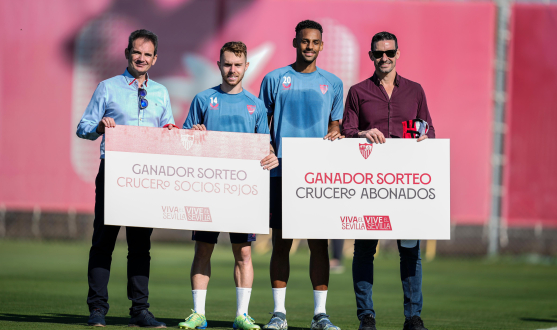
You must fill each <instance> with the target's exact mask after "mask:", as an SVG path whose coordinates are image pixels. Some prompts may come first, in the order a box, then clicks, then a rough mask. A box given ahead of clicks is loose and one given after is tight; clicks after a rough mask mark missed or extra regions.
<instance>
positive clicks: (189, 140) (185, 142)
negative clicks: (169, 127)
mask: <svg viewBox="0 0 557 330" xmlns="http://www.w3.org/2000/svg"><path fill="white" fill-rule="evenodd" d="M181 140H182V146H184V148H186V150H190V148H191V147H192V146H193V143H194V142H195V135H193V134H184V133H182V134H181Z"/></svg>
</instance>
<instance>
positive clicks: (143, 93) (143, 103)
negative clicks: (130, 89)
mask: <svg viewBox="0 0 557 330" xmlns="http://www.w3.org/2000/svg"><path fill="white" fill-rule="evenodd" d="M137 96H138V97H139V108H140V109H141V110H143V109H145V108H147V106H148V105H149V101H147V99H146V98H145V96H147V90H146V89H143V88H140V89H138V90H137Z"/></svg>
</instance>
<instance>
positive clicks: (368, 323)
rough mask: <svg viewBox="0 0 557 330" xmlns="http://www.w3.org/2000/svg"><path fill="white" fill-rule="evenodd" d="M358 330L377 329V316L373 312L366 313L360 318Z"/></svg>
mask: <svg viewBox="0 0 557 330" xmlns="http://www.w3.org/2000/svg"><path fill="white" fill-rule="evenodd" d="M358 330H377V328H375V317H373V315H371V314H367V315H364V317H363V318H362V319H361V320H360V327H359V328H358Z"/></svg>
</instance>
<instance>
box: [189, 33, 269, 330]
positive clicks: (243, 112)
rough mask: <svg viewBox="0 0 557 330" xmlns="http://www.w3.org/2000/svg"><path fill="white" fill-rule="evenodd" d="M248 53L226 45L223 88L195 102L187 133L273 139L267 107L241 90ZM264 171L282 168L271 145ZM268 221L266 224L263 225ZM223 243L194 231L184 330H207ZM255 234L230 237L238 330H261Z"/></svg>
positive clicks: (233, 44)
mask: <svg viewBox="0 0 557 330" xmlns="http://www.w3.org/2000/svg"><path fill="white" fill-rule="evenodd" d="M247 55H248V53H247V47H246V45H245V44H244V43H243V42H241V41H232V42H227V43H226V44H224V46H223V47H222V48H221V50H220V61H218V62H217V64H218V66H219V70H220V72H221V75H222V84H220V85H219V86H215V87H213V88H209V89H207V90H205V91H203V92H201V93H199V94H197V95H196V96H195V98H194V99H193V101H192V103H191V107H190V112H189V113H188V117H187V118H186V121H185V122H184V126H183V127H182V128H184V129H194V130H211V131H224V132H239V133H261V134H269V125H268V123H267V110H266V108H265V104H263V102H262V101H261V100H260V99H258V98H257V97H255V95H253V94H251V93H250V92H248V91H247V90H245V89H244V88H243V87H242V78H243V77H244V73H245V71H246V70H247V69H248V67H249V62H247ZM261 166H262V167H263V168H264V169H267V170H271V169H273V168H275V167H276V166H278V159H277V157H276V156H275V153H274V149H273V147H272V146H271V145H269V155H267V156H266V157H265V158H263V159H262V160H261ZM261 220H265V221H266V219H261ZM218 237H219V233H218V232H207V231H194V232H193V237H192V239H193V240H194V241H195V256H194V258H193V263H192V266H191V274H190V276H191V284H192V295H193V306H194V307H193V308H194V309H193V314H191V315H190V316H188V317H187V318H186V320H185V322H180V324H179V327H180V328H181V329H196V328H197V329H205V328H206V327H207V319H206V317H205V298H206V296H207V287H208V284H209V279H210V277H211V254H212V253H213V249H214V248H215V244H216V243H217V238H218ZM253 241H255V234H248V233H230V242H231V243H232V253H233V255H234V260H235V264H234V282H235V283H236V296H237V300H236V301H237V309H236V319H235V320H234V323H233V325H232V327H233V328H234V329H239V330H252V329H259V326H258V325H257V324H255V321H254V320H253V319H252V318H251V317H250V316H249V315H248V305H249V300H250V296H251V288H252V284H253V265H252V262H251V242H253Z"/></svg>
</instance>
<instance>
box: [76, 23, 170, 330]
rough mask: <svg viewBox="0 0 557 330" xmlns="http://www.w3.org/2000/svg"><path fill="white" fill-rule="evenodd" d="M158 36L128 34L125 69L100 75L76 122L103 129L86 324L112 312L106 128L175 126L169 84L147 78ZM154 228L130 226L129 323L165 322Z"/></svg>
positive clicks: (81, 130) (81, 129) (80, 131)
mask: <svg viewBox="0 0 557 330" xmlns="http://www.w3.org/2000/svg"><path fill="white" fill-rule="evenodd" d="M157 45H158V39H157V36H156V35H155V34H154V33H152V32H150V31H147V30H137V31H134V32H132V34H131V35H130V37H129V43H128V48H126V51H125V56H126V59H127V60H128V67H127V69H126V71H125V72H124V73H123V74H122V75H119V76H116V77H112V78H110V79H107V80H105V81H102V82H101V83H100V84H99V85H98V86H97V89H96V90H95V93H94V94H93V97H92V98H91V102H89V105H88V106H87V108H86V109H85V113H84V114H83V117H82V118H81V121H80V122H79V124H78V126H77V136H78V137H80V138H82V139H88V140H96V139H97V138H99V137H100V136H101V135H102V136H103V140H102V143H101V164H100V167H99V173H98V175H97V178H96V179H95V186H96V190H95V221H94V224H93V227H94V231H93V244H92V246H91V250H90V252H89V267H88V272H87V276H88V280H89V293H88V295H87V304H88V305H89V311H90V313H91V315H90V316H89V320H88V322H87V323H88V324H89V325H91V326H105V325H106V323H105V315H106V313H107V312H108V308H109V305H108V290H107V285H108V280H109V277H110V264H111V261H112V251H113V250H114V244H115V243H116V238H117V236H118V232H119V230H120V227H119V226H105V225H104V132H105V130H106V129H110V128H111V127H115V126H116V125H130V126H147V127H168V129H172V128H173V127H175V126H174V118H173V117H172V108H171V107H170V99H169V97H168V91H167V90H166V88H165V87H164V86H162V85H160V84H158V83H156V82H154V81H153V80H150V79H149V76H148V75H147V71H148V70H149V69H150V68H151V66H152V65H154V64H155V62H156V61H157ZM152 232H153V229H152V228H140V227H126V240H127V242H128V299H130V300H131V301H132V307H131V308H130V315H131V319H130V322H129V325H130V326H139V327H150V328H166V325H165V324H164V323H162V322H159V321H157V320H156V319H155V317H154V316H153V314H151V312H149V310H148V308H149V303H148V302H147V300H148V297H149V289H148V284H149V269H150V262H151V257H150V254H149V250H150V248H151V233H152Z"/></svg>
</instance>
